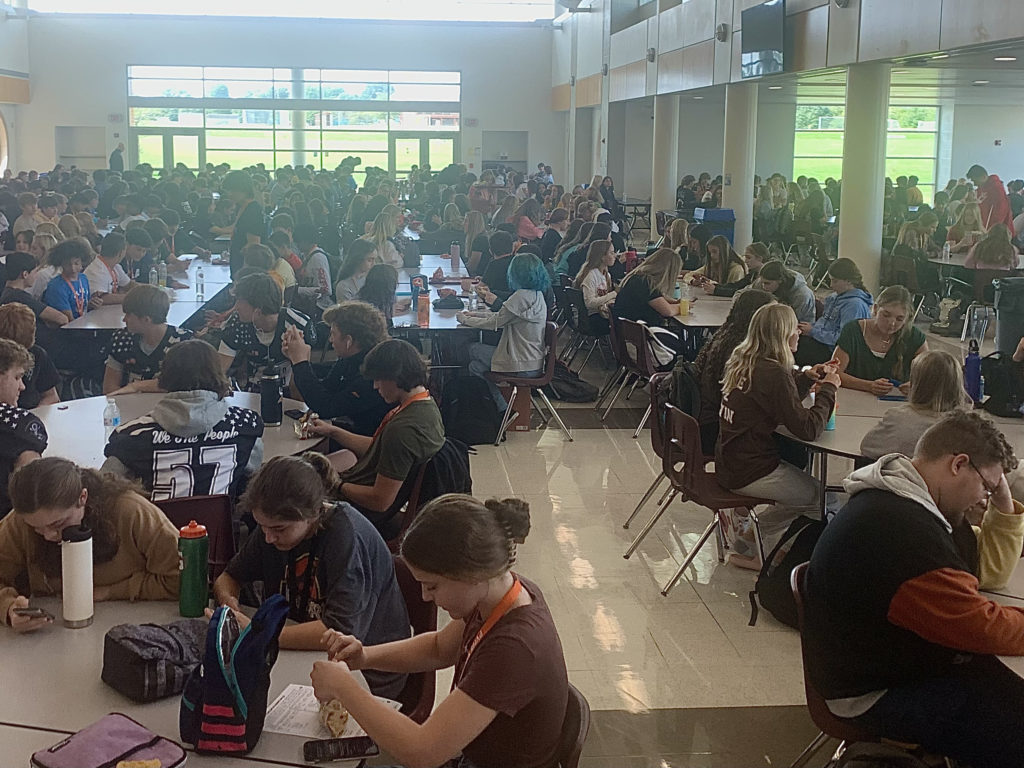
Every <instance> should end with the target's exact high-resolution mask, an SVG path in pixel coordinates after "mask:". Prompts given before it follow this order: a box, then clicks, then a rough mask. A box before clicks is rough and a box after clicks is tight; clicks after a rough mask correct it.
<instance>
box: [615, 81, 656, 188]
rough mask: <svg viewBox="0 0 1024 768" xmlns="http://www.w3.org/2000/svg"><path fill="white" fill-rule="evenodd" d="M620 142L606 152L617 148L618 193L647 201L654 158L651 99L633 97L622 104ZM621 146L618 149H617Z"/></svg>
mask: <svg viewBox="0 0 1024 768" xmlns="http://www.w3.org/2000/svg"><path fill="white" fill-rule="evenodd" d="M625 125H626V130H625V136H624V143H623V144H620V145H619V147H615V146H614V145H613V146H612V147H611V148H610V150H609V152H608V154H609V156H611V154H612V153H613V152H616V153H617V152H619V151H621V153H622V156H623V166H624V168H623V175H622V180H621V181H620V180H619V179H616V180H615V181H616V187H617V188H618V189H619V190H620V194H624V195H629V196H630V197H638V198H640V199H641V200H649V199H650V197H651V181H652V179H651V167H652V165H653V163H654V162H656V159H655V158H654V98H653V97H652V98H648V99H637V100H635V101H630V102H628V103H627V104H626V114H625ZM620 148H621V149H620Z"/></svg>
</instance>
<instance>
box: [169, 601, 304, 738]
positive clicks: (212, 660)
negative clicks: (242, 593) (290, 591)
mask: <svg viewBox="0 0 1024 768" xmlns="http://www.w3.org/2000/svg"><path fill="white" fill-rule="evenodd" d="M287 618H288V601H287V600H286V599H285V597H284V596H283V595H273V596H271V597H270V598H269V599H268V600H267V601H266V602H264V603H263V605H261V606H260V608H259V610H258V611H256V615H255V616H253V617H252V621H251V622H250V623H249V625H248V626H247V627H246V628H245V629H241V630H240V629H239V627H238V621H237V620H236V619H235V614H234V612H233V611H232V610H231V609H230V608H228V607H227V606H224V605H222V606H221V607H220V608H218V609H217V610H216V611H214V612H213V617H212V618H211V619H210V625H209V629H208V630H207V633H206V651H205V653H204V655H203V663H202V665H201V666H200V667H199V668H197V669H196V670H195V671H193V672H192V674H191V675H190V676H189V678H188V681H187V682H186V683H185V690H184V693H182V695H181V707H180V708H179V710H178V730H179V732H180V734H181V740H182V741H184V742H187V743H189V744H192V745H193V746H195V748H196V751H197V752H200V753H206V754H234V755H244V754H248V753H249V752H250V751H252V749H253V748H254V747H255V746H256V743H257V742H258V741H259V740H260V736H261V735H262V733H263V721H264V719H265V718H266V716H267V692H268V691H269V689H270V670H271V669H272V668H273V666H274V662H275V661H277V650H278V646H277V640H278V637H279V636H280V634H281V629H282V628H283V627H284V622H285V619H287Z"/></svg>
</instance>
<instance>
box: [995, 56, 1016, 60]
mask: <svg viewBox="0 0 1024 768" xmlns="http://www.w3.org/2000/svg"><path fill="white" fill-rule="evenodd" d="M994 60H995V61H1016V60H1017V57H1016V56H996V57H995V59H994Z"/></svg>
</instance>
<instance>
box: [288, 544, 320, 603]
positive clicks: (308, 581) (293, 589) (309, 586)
mask: <svg viewBox="0 0 1024 768" xmlns="http://www.w3.org/2000/svg"><path fill="white" fill-rule="evenodd" d="M319 548H320V536H319V534H318V535H316V536H314V537H313V541H311V542H310V544H309V552H308V553H307V554H306V570H305V571H304V572H303V580H302V594H301V596H299V600H298V604H297V605H296V613H295V615H296V619H295V620H296V621H307V620H308V619H309V618H311V617H310V616H309V597H310V594H311V592H312V590H313V578H314V577H315V575H316V569H315V566H316V565H317V562H316V555H317V550H318V549H319ZM295 561H296V557H295V553H294V551H293V552H290V553H288V571H287V574H286V576H285V581H286V582H287V584H288V602H289V603H290V602H291V601H292V599H293V598H294V597H295V596H296V593H297V592H298V591H299V588H298V576H297V575H296V574H295ZM299 617H301V618H299Z"/></svg>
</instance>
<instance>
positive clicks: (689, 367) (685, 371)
mask: <svg viewBox="0 0 1024 768" xmlns="http://www.w3.org/2000/svg"><path fill="white" fill-rule="evenodd" d="M699 380H700V379H699V377H698V376H697V366H695V365H694V364H693V363H691V362H689V361H688V360H684V359H683V358H681V357H680V358H679V359H678V360H676V364H675V365H674V366H673V367H672V375H671V376H669V377H668V379H667V384H668V387H669V391H668V399H669V402H670V403H672V405H674V406H675V407H676V408H678V409H679V410H681V411H682V412H683V413H685V414H688V415H690V416H692V417H693V418H695V419H697V418H699V417H700V384H699Z"/></svg>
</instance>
